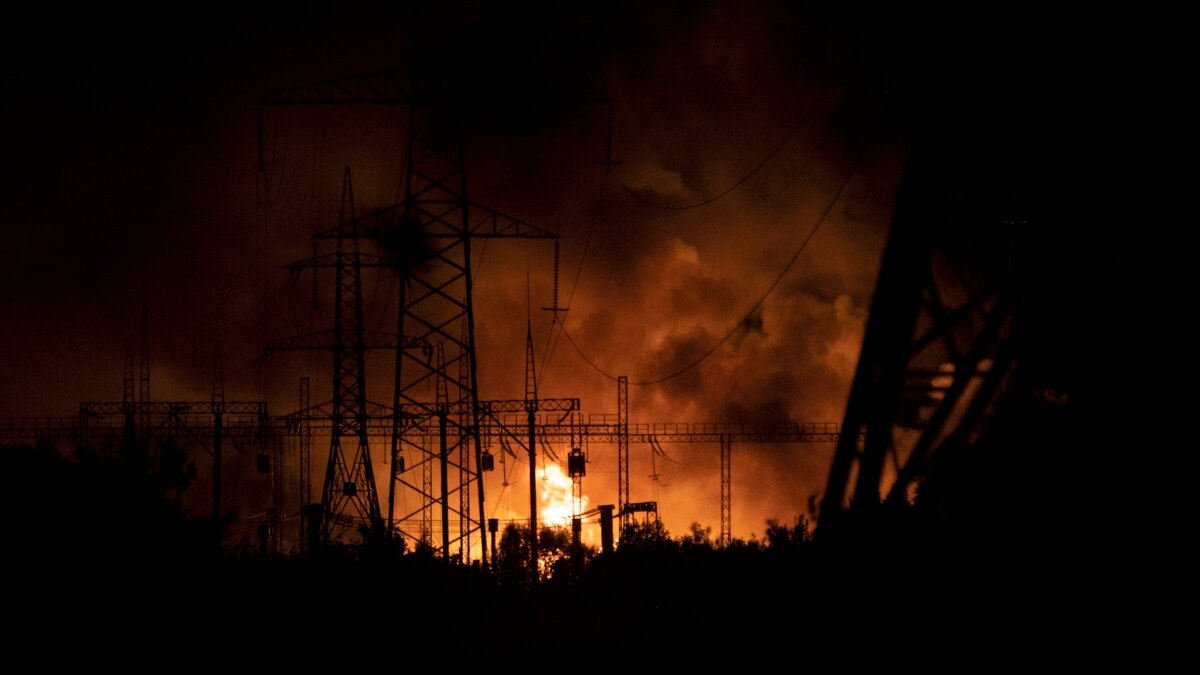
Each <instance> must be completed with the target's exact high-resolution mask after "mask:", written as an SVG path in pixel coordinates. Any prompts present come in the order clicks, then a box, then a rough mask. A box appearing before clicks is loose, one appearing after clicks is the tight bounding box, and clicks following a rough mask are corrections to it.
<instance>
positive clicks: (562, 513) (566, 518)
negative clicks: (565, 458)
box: [538, 464, 588, 526]
mask: <svg viewBox="0 0 1200 675" xmlns="http://www.w3.org/2000/svg"><path fill="white" fill-rule="evenodd" d="M539 477H540V479H541V481H540V489H539V500H540V503H539V504H538V511H539V513H540V516H541V518H540V519H541V521H542V522H544V523H545V524H547V525H563V526H566V525H570V524H571V515H572V510H571V478H570V477H569V476H567V475H566V474H565V473H563V470H562V467H560V466H559V465H557V464H547V465H546V467H545V468H544V469H542V472H541V475H540V476H539ZM587 504H588V498H587V496H586V495H580V497H579V510H580V511H581V512H582V511H586V510H587Z"/></svg>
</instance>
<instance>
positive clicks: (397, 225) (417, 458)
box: [260, 72, 557, 560]
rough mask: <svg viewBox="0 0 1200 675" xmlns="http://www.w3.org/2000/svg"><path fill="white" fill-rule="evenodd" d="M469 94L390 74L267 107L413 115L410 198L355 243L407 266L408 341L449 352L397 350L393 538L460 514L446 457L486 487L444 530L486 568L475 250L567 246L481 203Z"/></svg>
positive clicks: (455, 469) (447, 541) (462, 476)
mask: <svg viewBox="0 0 1200 675" xmlns="http://www.w3.org/2000/svg"><path fill="white" fill-rule="evenodd" d="M414 89H420V91H415V90H414ZM461 94H462V93H461V92H458V91H456V90H455V88H454V85H453V84H447V83H444V82H439V83H436V86H430V85H429V84H427V83H426V84H419V85H414V83H413V82H412V81H411V80H409V79H408V78H406V77H404V76H402V75H400V74H398V73H395V72H387V73H374V74H368V75H361V76H355V77H351V78H345V79H341V80H336V81H333V82H326V83H320V84H315V85H308V86H304V87H297V88H293V89H290V90H287V91H283V92H277V93H275V94H272V95H270V96H267V97H266V98H265V99H264V100H263V101H262V105H263V106H264V107H267V106H282V105H349V104H376V105H404V106H407V108H408V112H409V115H408V120H409V125H408V144H407V153H408V157H407V162H406V166H407V171H406V177H405V197H404V200H403V202H401V203H399V204H396V205H394V206H391V207H387V208H384V209H380V210H378V211H376V212H374V213H371V214H368V215H366V216H363V217H362V218H356V219H355V220H354V227H353V229H352V231H353V236H354V237H367V238H370V239H372V240H373V241H374V242H375V243H376V244H378V245H379V246H380V247H381V248H382V249H383V250H384V251H385V252H386V253H388V254H391V255H393V256H394V257H395V261H394V263H393V267H394V268H395V269H396V270H397V271H399V273H400V277H401V279H400V303H399V305H400V306H399V311H398V313H397V328H396V335H398V336H399V335H411V336H413V339H415V340H416V341H419V342H420V343H422V344H425V345H440V348H441V349H442V353H443V355H444V356H443V359H442V360H440V361H438V360H433V359H431V358H429V357H430V354H429V353H428V352H426V353H424V354H423V355H418V354H414V353H411V352H409V351H408V350H405V349H398V350H397V354H396V366H395V388H394V394H393V401H392V406H391V413H390V416H391V421H392V433H391V449H390V460H391V461H390V463H389V464H390V467H391V469H390V473H391V475H390V476H389V481H388V484H389V487H388V507H387V510H388V516H387V531H388V532H389V533H393V534H399V535H402V536H406V537H409V538H414V539H420V538H422V537H428V535H429V532H428V527H427V521H428V518H429V516H428V514H427V512H428V509H429V508H430V507H431V505H433V504H435V503H438V502H440V503H441V504H442V505H443V506H446V507H449V505H450V504H451V503H452V496H451V495H448V494H442V495H436V494H433V491H432V489H431V485H430V481H427V480H424V476H425V472H426V465H427V463H430V462H440V461H443V460H444V461H445V463H446V464H447V467H446V468H447V471H448V472H450V473H453V474H454V475H455V476H456V478H457V480H456V481H455V483H456V484H457V488H455V490H454V491H461V490H469V489H470V486H471V485H475V486H476V490H477V498H478V500H477V503H478V511H479V512H478V514H473V513H471V512H470V509H469V508H467V509H463V507H462V503H463V500H462V499H460V500H459V504H458V506H457V507H456V508H455V510H456V511H458V513H457V514H456V515H457V516H458V520H459V522H460V523H466V527H465V529H463V530H462V531H460V532H458V533H457V534H456V535H454V536H453V537H450V536H449V534H448V533H447V532H443V542H442V543H443V551H444V552H445V551H448V550H449V548H450V546H451V545H452V544H454V543H457V542H462V543H467V542H469V541H470V537H471V536H472V534H475V533H478V540H479V542H480V547H479V551H480V555H481V557H483V558H484V559H485V560H486V554H487V550H486V546H483V544H482V542H483V541H484V529H483V528H484V520H483V517H482V514H483V512H484V495H483V489H484V488H483V480H482V475H481V474H480V470H479V464H480V461H481V454H482V446H481V443H480V438H479V434H478V429H479V427H480V415H481V412H480V411H479V410H478V407H477V406H476V405H475V402H476V401H478V399H479V396H478V390H477V375H476V372H477V365H476V356H475V339H474V334H475V327H474V321H475V314H474V305H473V301H472V280H471V243H472V241H473V240H475V239H479V238H535V239H555V238H557V234H555V233H551V232H549V231H547V230H544V229H541V228H538V227H535V226H532V225H529V224H527V223H524V222H523V221H521V220H519V219H516V218H513V217H511V216H507V215H505V214H502V213H500V212H498V211H495V210H494V209H490V208H487V207H484V206H481V205H479V204H475V203H473V202H471V201H470V200H469V198H468V196H467V184H466V171H465V165H464V151H463V140H462V130H461V122H460V118H461V115H462V114H463V108H464V100H463V98H462V95H461ZM260 122H261V117H260ZM260 128H261V124H260ZM260 159H261V158H260ZM439 383H441V384H439ZM438 386H444V388H445V400H444V402H442V403H439V402H438V401H436V400H435V396H436V393H435V392H431V391H430V389H431V387H432V388H436V387H438ZM450 409H455V410H458V411H459V412H457V413H456V414H453V415H451V414H447V413H446V412H445V411H446V410H450ZM430 419H437V420H439V421H440V422H443V423H444V424H446V425H447V429H446V433H445V438H446V444H447V447H446V449H445V451H443V450H442V448H441V447H439V446H440V445H441V437H442V434H440V433H439V434H436V435H434V436H433V437H431V436H430V435H429V434H428V433H425V429H424V427H425V425H426V422H427V421H428V420H430ZM433 439H437V441H433ZM462 444H468V447H466V448H464V447H462ZM456 450H458V452H455V451H456ZM464 455H465V457H466V461H463V457H464ZM410 460H411V461H410ZM413 470H418V471H420V472H421V475H422V480H421V481H420V484H417V483H416V482H413V481H412V480H410V479H409V478H408V473H409V472H411V471H413ZM429 470H432V467H430V469H429ZM448 480H449V478H448ZM401 491H409V492H414V493H416V496H417V497H418V501H419V502H420V507H419V508H417V509H415V510H413V511H411V512H409V513H400V514H397V502H398V499H397V498H398V497H399V496H400V494H399V493H400V492H401ZM403 501H407V500H403ZM468 507H469V504H468ZM464 511H465V512H464ZM443 521H444V522H449V521H448V520H447V519H443ZM413 522H419V523H421V524H422V527H421V530H422V531H421V532H414V531H413V529H412V525H411V523H413Z"/></svg>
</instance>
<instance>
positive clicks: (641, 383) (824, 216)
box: [559, 157, 862, 386]
mask: <svg viewBox="0 0 1200 675" xmlns="http://www.w3.org/2000/svg"><path fill="white" fill-rule="evenodd" d="M861 163H862V157H860V158H859V160H858V161H857V162H855V164H854V165H853V167H852V168H851V169H850V171H849V173H847V174H846V177H845V179H843V180H842V183H841V185H840V186H839V187H838V189H837V191H836V192H834V194H833V197H832V198H831V199H830V200H829V203H828V204H826V206H825V209H824V211H822V213H821V217H820V218H819V219H818V220H817V223H816V225H814V226H813V228H812V230H810V231H809V233H808V236H806V237H805V238H804V240H803V241H801V242H800V246H799V247H798V248H797V249H796V252H795V253H793V254H792V257H791V259H790V260H788V263H787V265H785V266H784V268H783V269H782V270H781V271H780V272H779V274H778V275H776V277H775V280H774V281H772V282H771V285H770V286H768V287H767V290H766V291H765V292H764V293H763V294H762V296H760V297H759V299H758V301H757V302H755V303H754V305H753V306H751V307H750V311H748V312H746V314H745V315H743V316H742V318H741V320H739V321H738V322H737V323H736V324H735V325H734V327H733V328H732V329H731V330H730V331H729V332H728V333H726V334H725V337H723V338H721V339H720V341H718V342H717V343H716V344H714V345H713V346H712V347H711V348H709V349H708V351H706V352H704V353H703V354H701V355H700V356H699V357H698V358H696V359H695V360H693V361H692V362H691V363H689V364H687V365H686V366H684V367H683V368H680V369H679V370H677V371H675V372H673V373H670V374H668V375H664V376H662V377H659V378H655V379H650V380H637V381H634V380H630V381H629V384H631V385H637V386H648V385H654V384H660V383H662V382H666V381H668V380H672V379H674V378H676V377H679V376H680V375H683V374H684V373H686V372H688V371H690V370H692V369H693V368H695V367H696V366H698V365H700V364H701V363H703V362H704V361H705V360H707V359H708V357H710V356H712V355H713V354H714V353H715V352H716V351H717V349H719V348H720V347H721V346H722V345H724V344H725V343H726V342H728V341H729V340H730V339H731V338H732V337H733V336H734V335H735V334H736V333H737V332H738V331H739V330H741V328H742V326H743V325H744V324H745V322H746V320H747V319H749V318H750V317H751V316H753V315H754V313H755V312H757V311H758V310H759V308H760V307H762V304H763V302H765V301H766V299H767V297H769V296H770V295H771V293H772V292H773V291H774V290H775V288H776V287H777V286H778V285H779V282H781V281H783V277H784V275H786V274H787V273H788V271H789V270H790V269H791V268H792V265H794V264H795V263H796V259H797V258H799V257H800V254H801V253H803V252H804V250H805V249H806V248H808V244H809V242H811V241H812V238H813V237H814V236H815V235H816V234H817V231H818V230H820V229H821V225H823V224H824V223H825V220H826V219H827V218H828V216H829V213H830V212H831V211H832V210H833V207H834V205H835V204H837V202H838V200H839V199H840V198H841V196H842V193H843V192H844V191H845V190H846V186H847V185H849V184H850V179H851V178H853V177H854V175H855V173H857V172H858V167H859V166H860V165H861ZM559 325H560V327H561V330H562V334H563V336H564V337H566V338H567V342H568V343H569V344H570V345H571V347H573V348H574V349H575V352H576V353H577V354H579V357H580V358H582V359H583V361H584V362H585V363H587V364H588V365H589V366H591V367H592V369H593V370H595V371H596V372H597V373H600V374H601V375H603V376H604V377H607V378H608V379H610V380H614V381H616V380H617V379H618V378H617V377H616V376H614V375H612V374H610V373H609V372H608V371H606V370H604V369H603V368H601V367H600V366H599V365H597V364H596V363H595V362H594V361H593V360H592V359H590V358H588V356H587V355H586V354H584V352H583V350H582V349H580V347H579V345H578V344H576V342H575V340H574V339H573V338H572V337H571V334H570V333H569V332H568V331H567V326H566V322H565V321H562V322H560V324H559Z"/></svg>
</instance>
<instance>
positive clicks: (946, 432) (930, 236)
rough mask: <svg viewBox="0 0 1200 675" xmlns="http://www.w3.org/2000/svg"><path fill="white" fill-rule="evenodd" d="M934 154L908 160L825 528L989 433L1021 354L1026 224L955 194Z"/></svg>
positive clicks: (887, 498)
mask: <svg viewBox="0 0 1200 675" xmlns="http://www.w3.org/2000/svg"><path fill="white" fill-rule="evenodd" d="M930 162H931V160H930V159H929V158H928V157H925V156H915V157H914V158H913V159H911V160H910V163H909V166H908V167H907V170H906V175H905V178H904V181H903V183H902V185H901V189H900V192H899V194H898V198H897V206H896V212H895V215H894V218H893V221H892V226H891V231H890V233H889V236H888V242H887V246H886V248H885V251H884V256H883V260H882V264H881V267H880V272H879V277H878V281H877V285H876V291H875V295H874V297H873V299H872V303H871V309H870V314H869V316H868V320H867V327H866V333H865V335H864V339H863V344H862V351H861V354H860V357H859V361H858V367H857V371H856V373H855V376H854V380H853V383H852V385H851V391H850V397H849V400H848V403H847V406H846V412H845V418H844V421H843V424H842V427H841V436H840V438H839V439H838V443H837V446H836V449H835V451H834V458H833V462H832V465H831V468H830V473H829V478H828V482H827V487H826V491H825V494H824V497H823V499H822V503H821V508H820V513H819V517H818V529H825V530H828V529H831V528H833V527H835V526H836V525H837V524H838V523H840V522H842V521H845V520H846V519H847V518H854V517H857V516H863V517H869V516H870V515H871V514H873V513H876V512H878V511H879V510H880V508H881V506H883V505H885V504H893V505H901V504H905V503H908V502H909V501H910V500H911V499H912V498H913V497H914V492H915V489H916V487H917V485H918V484H919V481H920V479H921V478H922V476H923V474H924V472H925V470H926V468H927V467H928V466H929V465H930V463H931V462H932V461H933V460H934V458H935V457H936V456H938V455H939V453H941V452H943V451H944V450H945V449H946V448H951V447H959V446H962V445H964V444H967V443H970V442H971V441H973V440H974V439H975V438H976V437H977V435H978V434H979V433H981V430H982V426H983V425H984V423H985V422H986V420H987V418H988V413H989V408H990V406H992V404H993V401H994V400H995V399H996V397H997V394H998V393H999V392H1000V391H1001V390H1002V388H1003V386H1004V384H1005V382H1006V379H1007V377H1008V374H1009V371H1010V366H1011V365H1012V363H1013V361H1014V356H1015V349H1016V346H1017V344H1018V340H1017V338H1016V335H1017V332H1018V330H1019V325H1018V318H1019V312H1018V311H1017V309H1018V301H1019V297H1018V294H1017V292H1016V284H1015V283H1014V274H1013V271H1014V258H1013V252H1014V250H1015V246H1014V241H1015V239H1016V237H1017V236H1018V235H1019V229H1020V227H1021V224H1022V223H1021V221H1020V220H1019V218H1018V217H1016V216H1015V215H1014V214H1011V213H1004V212H1003V208H1004V206H1003V205H999V206H998V205H994V204H992V205H987V207H986V208H982V209H981V208H979V205H978V204H970V203H961V202H960V201H956V200H955V199H954V198H953V196H952V195H948V194H947V190H946V189H945V188H944V187H942V186H944V185H948V184H952V183H953V181H950V180H947V178H946V176H941V175H939V172H938V170H937V169H938V167H935V166H932V165H931V163H930Z"/></svg>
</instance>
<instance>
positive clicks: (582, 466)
mask: <svg viewBox="0 0 1200 675" xmlns="http://www.w3.org/2000/svg"><path fill="white" fill-rule="evenodd" d="M567 473H568V474H569V475H570V476H571V477H572V478H576V477H580V476H585V475H587V460H586V459H585V458H584V455H583V451H582V450H580V449H579V448H574V449H572V450H571V452H570V453H568V455H567Z"/></svg>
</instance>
